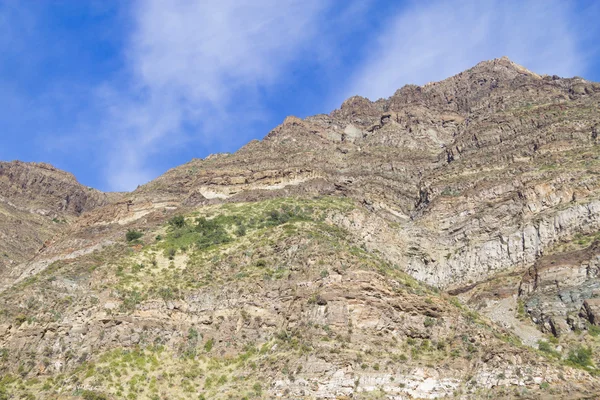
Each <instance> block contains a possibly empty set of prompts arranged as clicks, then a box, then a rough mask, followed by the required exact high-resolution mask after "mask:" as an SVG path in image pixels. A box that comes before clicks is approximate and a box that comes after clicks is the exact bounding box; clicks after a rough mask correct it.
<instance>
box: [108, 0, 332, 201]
mask: <svg viewBox="0 0 600 400" xmlns="http://www.w3.org/2000/svg"><path fill="white" fill-rule="evenodd" d="M331 4H332V3H331V2H327V1H322V0H308V1H306V0H303V1H300V0H298V1H295V0H292V1H289V2H287V3H286V6H285V7H283V6H282V4H281V3H280V2H279V1H277V0H254V1H246V2H240V1H234V0H222V1H219V2H204V1H195V2H190V1H181V0H177V1H169V2H165V1H160V0H148V1H142V2H139V3H138V4H137V7H135V8H134V10H133V19H134V22H135V23H134V26H135V29H134V32H133V34H132V35H131V39H130V41H129V42H128V46H127V49H126V52H125V54H126V61H127V65H128V71H127V72H128V76H129V81H128V82H129V84H128V86H127V90H125V91H119V90H116V89H115V87H114V85H103V86H102V87H101V88H99V91H98V94H99V98H100V99H101V101H102V102H103V104H105V109H107V110H108V115H109V116H108V118H107V122H106V124H105V125H106V126H104V128H103V129H104V131H105V132H106V137H107V139H110V140H112V146H111V147H112V149H111V151H110V154H111V155H110V160H109V161H108V163H107V165H108V168H107V170H106V171H105V172H106V177H107V181H109V186H110V187H111V188H113V189H115V190H127V189H131V188H133V187H135V185H137V184H139V183H143V182H146V181H148V180H149V179H150V178H152V177H153V176H155V175H156V173H157V172H159V171H156V168H154V167H153V165H152V164H153V163H152V160H153V159H155V157H157V156H160V152H163V151H168V150H169V149H177V148H181V146H184V145H185V144H190V143H191V144H197V143H206V142H210V141H215V140H217V141H219V140H220V141H226V140H228V136H230V135H232V134H234V133H232V132H233V131H235V129H234V128H235V126H234V125H235V121H236V120H239V119H240V118H242V119H257V118H261V115H260V114H261V112H262V111H261V107H260V101H261V95H260V91H261V89H262V88H264V87H268V86H269V85H272V84H274V83H276V82H277V81H278V80H280V79H281V78H282V76H283V75H284V73H285V69H286V67H288V66H289V65H290V64H291V63H292V62H294V61H295V60H298V59H299V58H302V57H315V58H316V57H319V54H318V53H319V52H320V51H321V50H323V51H324V50H325V49H324V47H321V46H315V45H314V42H316V41H318V34H319V32H320V30H319V25H320V24H321V23H322V22H323V21H322V18H323V16H324V15H325V14H326V13H327V11H328V7H330V6H331ZM185 127H187V128H185ZM217 128H218V129H217ZM207 132H213V133H214V134H216V135H221V137H220V138H215V137H209V136H210V135H209V134H207Z"/></svg>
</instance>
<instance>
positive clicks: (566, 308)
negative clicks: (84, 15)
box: [0, 57, 600, 400]
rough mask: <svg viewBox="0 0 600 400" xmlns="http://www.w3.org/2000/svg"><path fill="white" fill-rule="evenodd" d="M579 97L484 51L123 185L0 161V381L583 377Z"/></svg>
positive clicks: (584, 92)
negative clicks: (421, 78) (98, 187)
mask: <svg viewBox="0 0 600 400" xmlns="http://www.w3.org/2000/svg"><path fill="white" fill-rule="evenodd" d="M599 101H600V85H598V84H596V83H593V82H588V81H585V80H583V79H581V78H570V79H563V78H559V77H557V76H539V75H537V74H535V73H533V72H531V71H527V70H526V69H525V68H523V67H521V66H519V65H517V64H515V63H513V62H511V61H510V60H508V59H507V58H504V57H503V58H500V59H496V60H491V61H485V62H482V63H479V64H477V65H476V66H474V67H473V68H471V69H469V70H467V71H464V72H462V73H460V74H457V75H455V76H453V77H450V78H448V79H445V80H443V81H440V82H437V83H430V84H427V85H423V86H416V85H407V86H404V87H403V88H401V89H399V90H397V91H396V93H395V94H394V95H393V96H391V97H390V98H388V99H380V100H377V101H370V100H368V99H366V98H364V97H359V96H354V97H351V98H350V99H348V100H346V101H345V102H344V103H343V104H342V105H341V107H340V108H339V109H338V110H335V111H333V112H331V113H330V114H319V115H315V116H311V117H307V118H304V119H300V118H297V117H293V116H290V117H288V118H286V119H285V120H284V121H283V123H282V124H281V125H279V126H277V127H275V128H274V129H273V130H272V131H271V132H270V133H269V134H268V135H267V136H266V137H265V138H264V139H263V140H255V141H252V142H250V143H248V144H247V145H246V146H244V147H243V148H242V149H240V150H239V151H237V152H235V153H232V154H222V155H213V156H209V157H206V158H205V159H203V160H200V159H194V160H192V161H190V162H188V163H186V164H184V165H181V166H179V167H176V168H173V169H171V170H169V171H167V172H166V173H165V174H164V175H163V176H161V177H159V178H157V179H156V180H154V181H152V182H150V183H148V184H146V185H143V186H141V187H139V188H138V189H136V190H135V191H133V192H131V193H127V194H125V195H112V194H103V193H100V192H97V191H94V190H91V189H89V188H85V187H83V186H81V185H79V184H78V183H77V181H76V180H75V179H74V177H72V176H71V175H69V174H66V173H63V172H61V171H58V170H56V169H54V168H53V167H51V166H48V165H43V164H42V165H40V164H27V163H3V164H0V195H2V196H3V201H2V202H0V254H1V255H2V257H0V310H2V312H0V374H1V375H2V376H7V377H9V378H7V379H4V378H2V379H0V398H2V399H3V398H5V397H6V396H4V393H10V396H12V397H14V398H41V399H45V398H57V396H58V397H60V396H63V395H69V396H70V395H71V394H72V395H73V396H75V397H77V396H79V397H84V398H96V399H109V398H110V399H112V398H115V399H116V398H186V399H187V398H193V399H197V398H217V399H218V398H239V397H241V396H246V397H247V398H298V399H312V398H340V399H341V398H355V399H366V398H381V399H391V398H430V399H433V398H450V397H452V398H462V399H465V400H467V399H469V400H470V399H473V400H475V399H479V398H498V399H503V398H506V399H514V398H531V399H562V398H581V399H583V398H596V397H597V393H600V380H599V379H598V375H599V371H600V342H599V341H598V338H597V336H598V334H599V333H600V300H599V299H600V251H599V247H598V243H599V240H600V161H599V160H600V139H599V138H598V132H600V114H599V110H598V103H599ZM533 348H537V350H535V349H533ZM125 381H126V382H127V385H124V384H122V383H123V382H125ZM240 394H241V396H240ZM12 397H8V398H12Z"/></svg>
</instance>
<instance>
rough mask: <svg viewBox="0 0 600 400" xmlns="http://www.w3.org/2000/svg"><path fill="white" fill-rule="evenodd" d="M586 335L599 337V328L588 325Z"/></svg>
mask: <svg viewBox="0 0 600 400" xmlns="http://www.w3.org/2000/svg"><path fill="white" fill-rule="evenodd" d="M587 328H588V333H589V334H590V335H592V336H599V335H600V326H596V325H592V324H588V327H587Z"/></svg>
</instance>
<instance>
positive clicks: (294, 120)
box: [283, 115, 304, 126]
mask: <svg viewBox="0 0 600 400" xmlns="http://www.w3.org/2000/svg"><path fill="white" fill-rule="evenodd" d="M303 123H304V121H303V120H302V119H300V118H298V117H295V116H293V115H289V116H287V117H285V119H284V120H283V125H284V126H286V125H298V124H303Z"/></svg>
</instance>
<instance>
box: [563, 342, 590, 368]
mask: <svg viewBox="0 0 600 400" xmlns="http://www.w3.org/2000/svg"><path fill="white" fill-rule="evenodd" d="M567 360H568V361H569V362H570V363H572V364H574V365H577V366H580V367H588V366H590V365H592V349H591V348H590V347H583V346H579V347H577V348H576V349H573V350H571V351H569V357H568V358H567Z"/></svg>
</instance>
